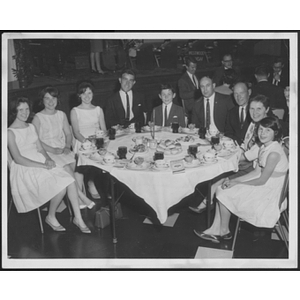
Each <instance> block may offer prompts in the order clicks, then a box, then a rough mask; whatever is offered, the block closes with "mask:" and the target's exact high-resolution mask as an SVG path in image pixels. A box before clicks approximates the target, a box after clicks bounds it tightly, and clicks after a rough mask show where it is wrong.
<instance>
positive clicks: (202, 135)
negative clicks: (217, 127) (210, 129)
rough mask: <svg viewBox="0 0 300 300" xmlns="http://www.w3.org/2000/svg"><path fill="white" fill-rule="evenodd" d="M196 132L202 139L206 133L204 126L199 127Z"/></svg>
mask: <svg viewBox="0 0 300 300" xmlns="http://www.w3.org/2000/svg"><path fill="white" fill-rule="evenodd" d="M198 134H199V138H200V139H203V140H204V139H205V134H206V128H205V127H200V128H199V132H198Z"/></svg>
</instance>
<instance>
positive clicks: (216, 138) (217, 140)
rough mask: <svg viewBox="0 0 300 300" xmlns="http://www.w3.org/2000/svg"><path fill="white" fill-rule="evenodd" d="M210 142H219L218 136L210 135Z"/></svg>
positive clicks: (214, 143)
mask: <svg viewBox="0 0 300 300" xmlns="http://www.w3.org/2000/svg"><path fill="white" fill-rule="evenodd" d="M211 143H212V144H213V145H216V144H219V143H220V137H219V136H212V137H211Z"/></svg>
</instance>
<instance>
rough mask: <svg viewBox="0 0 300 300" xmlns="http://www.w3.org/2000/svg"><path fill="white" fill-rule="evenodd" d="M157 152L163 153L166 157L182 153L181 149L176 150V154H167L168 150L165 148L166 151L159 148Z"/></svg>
mask: <svg viewBox="0 0 300 300" xmlns="http://www.w3.org/2000/svg"><path fill="white" fill-rule="evenodd" d="M159 151H161V152H164V155H166V156H170V155H171V156H174V155H178V154H180V153H182V151H183V150H182V148H181V149H180V150H178V152H176V153H169V151H170V150H169V149H168V148H167V149H162V150H161V148H159Z"/></svg>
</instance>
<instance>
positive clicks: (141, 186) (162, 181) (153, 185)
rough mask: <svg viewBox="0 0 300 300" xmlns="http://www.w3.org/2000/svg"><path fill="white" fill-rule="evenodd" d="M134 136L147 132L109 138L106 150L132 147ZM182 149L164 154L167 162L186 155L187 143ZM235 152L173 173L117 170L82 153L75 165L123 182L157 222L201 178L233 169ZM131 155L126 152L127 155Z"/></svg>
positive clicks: (163, 136)
mask: <svg viewBox="0 0 300 300" xmlns="http://www.w3.org/2000/svg"><path fill="white" fill-rule="evenodd" d="M136 136H145V137H148V138H150V137H151V136H150V133H140V134H137V133H133V134H128V135H125V136H120V137H117V138H116V139H115V140H112V141H110V143H109V145H108V151H110V152H113V153H116V151H117V149H118V147H119V146H127V147H128V150H129V149H130V148H132V147H133V146H134V142H133V140H132V139H133V138H134V137H136ZM177 137H182V134H173V133H169V132H158V133H156V136H155V138H156V139H171V140H175V139H176V138H177ZM194 143H201V144H204V143H205V142H204V141H203V140H200V139H199V138H197V139H196V140H195V142H193V143H192V144H194ZM209 147H210V146H203V147H202V146H201V147H200V151H203V152H205V151H207V150H208V148H209ZM182 148H183V152H182V153H180V154H177V155H169V156H165V160H166V161H167V162H169V161H171V160H176V159H180V158H183V157H184V156H185V155H186V154H187V148H188V144H185V143H184V144H183V145H182ZM138 155H141V156H143V157H145V158H151V157H153V155H154V150H149V151H148V152H147V153H145V154H143V155H142V154H136V156H138ZM239 155H240V153H239V151H237V152H236V153H235V154H233V155H232V156H230V157H229V158H226V159H225V158H218V162H217V163H215V164H209V165H201V166H200V167H197V168H186V169H185V172H184V173H178V174H173V172H172V170H171V169H170V168H169V169H167V170H163V171H157V170H144V171H134V170H128V169H120V168H116V167H113V166H107V165H103V164H100V163H99V162H96V161H93V160H91V159H89V158H88V157H86V156H84V155H79V159H78V165H93V166H96V167H98V168H101V169H103V170H105V171H107V172H109V173H110V174H111V175H112V176H114V177H115V178H116V179H117V180H119V181H120V182H123V183H124V184H126V185H127V186H128V187H129V188H130V189H131V190H132V191H133V192H134V193H135V194H136V195H138V196H139V197H141V198H143V199H144V200H145V202H146V203H147V204H149V205H150V206H151V207H152V208H153V209H154V211H155V212H156V213H157V217H158V219H159V221H160V222H161V223H164V222H165V221H166V219H167V217H168V209H169V208H170V207H172V206H173V205H175V204H177V203H178V202H180V201H181V199H183V198H184V197H186V196H188V195H190V194H191V193H193V192H194V189H195V186H196V185H197V184H198V183H200V182H203V181H207V180H210V179H212V178H214V177H216V176H218V175H220V174H222V173H224V172H228V171H237V170H238V159H239ZM131 156H132V154H131V153H129V152H128V154H127V158H130V157H131Z"/></svg>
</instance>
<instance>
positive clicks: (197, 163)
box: [183, 159, 201, 168]
mask: <svg viewBox="0 0 300 300" xmlns="http://www.w3.org/2000/svg"><path fill="white" fill-rule="evenodd" d="M183 165H184V167H185V168H197V167H200V165H201V164H200V161H199V159H192V160H191V161H186V160H185V159H184V160H183Z"/></svg>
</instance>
